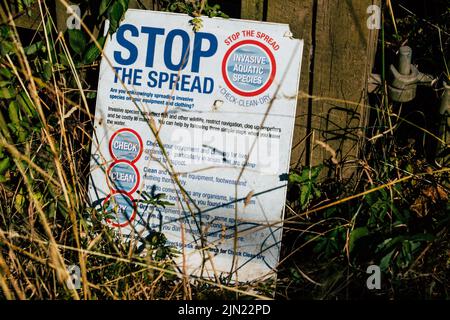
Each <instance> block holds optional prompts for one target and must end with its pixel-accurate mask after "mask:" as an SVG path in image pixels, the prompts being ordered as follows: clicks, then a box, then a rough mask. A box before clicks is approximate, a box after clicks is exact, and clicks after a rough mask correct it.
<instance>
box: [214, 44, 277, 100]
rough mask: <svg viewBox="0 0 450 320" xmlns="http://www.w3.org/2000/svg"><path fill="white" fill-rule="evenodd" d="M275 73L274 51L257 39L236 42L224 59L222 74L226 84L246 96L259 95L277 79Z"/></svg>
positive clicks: (235, 91)
mask: <svg viewBox="0 0 450 320" xmlns="http://www.w3.org/2000/svg"><path fill="white" fill-rule="evenodd" d="M275 74H276V62H275V57H274V56H273V53H272V52H271V51H270V50H269V49H268V48H267V47H266V46H265V45H264V44H262V43H260V42H258V41H255V40H243V41H240V42H237V43H235V44H234V45H233V46H231V47H230V48H229V49H228V51H227V52H226V53H225V56H224V58H223V61H222V76H223V79H224V81H225V83H226V85H227V86H228V88H230V89H231V91H233V92H234V93H236V94H238V95H241V96H244V97H253V96H257V95H259V94H261V93H263V92H264V91H266V90H267V89H268V88H269V87H270V86H271V84H272V82H273V80H274V79H275ZM230 75H231V77H230Z"/></svg>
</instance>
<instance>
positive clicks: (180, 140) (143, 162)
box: [89, 10, 303, 281]
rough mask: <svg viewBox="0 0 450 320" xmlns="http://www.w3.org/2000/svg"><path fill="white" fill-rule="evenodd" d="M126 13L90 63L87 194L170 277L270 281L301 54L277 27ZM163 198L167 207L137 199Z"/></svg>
mask: <svg viewBox="0 0 450 320" xmlns="http://www.w3.org/2000/svg"><path fill="white" fill-rule="evenodd" d="M191 19H192V18H191V17H189V16H187V15H182V14H172V13H163V12H153V11H141V10H128V12H127V13H126V15H125V19H124V20H123V21H122V23H121V24H120V26H119V28H118V29H117V31H116V32H115V33H114V34H113V35H112V37H110V38H108V40H107V43H106V45H105V49H104V56H103V59H102V62H101V66H100V78H99V85H98V94H97V106H96V113H95V135H94V139H93V146H92V160H91V178H90V186H89V197H90V201H91V203H92V205H93V206H95V207H97V208H98V209H99V210H103V211H104V212H105V213H106V214H107V216H108V219H106V221H105V223H107V224H109V225H110V226H111V227H112V228H116V229H117V230H118V231H119V232H120V233H121V234H122V235H124V236H128V237H134V238H145V235H146V234H150V233H152V232H161V233H163V234H164V235H165V236H166V237H167V239H168V242H169V244H170V245H172V246H174V247H176V248H177V249H178V250H179V252H183V253H184V259H183V257H182V256H181V255H180V257H178V258H177V259H178V260H177V263H179V265H180V267H182V268H180V270H183V271H185V272H187V273H189V275H192V276H201V277H207V278H214V277H230V279H233V280H234V281H235V280H238V281H251V280H257V279H263V278H265V277H268V276H270V275H273V274H274V271H276V268H277V264H278V261H279V254H280V246H281V236H282V222H283V215H284V202H285V197H286V189H287V173H288V170H289V157H290V152H291V144H292V135H293V130H294V119H295V110H296V105H297V89H298V83H299V75H300V64H301V56H302V50H303V42H302V41H301V40H296V39H292V37H291V33H290V31H289V27H288V25H284V24H275V23H262V22H253V21H245V20H233V19H221V18H207V17H203V18H202V19H203V27H202V28H201V30H199V31H197V32H194V31H193V29H192V25H191V23H190V21H191ZM158 194H164V195H165V196H166V198H165V200H166V201H168V202H170V204H167V205H165V206H156V207H155V206H154V205H153V204H152V202H151V201H150V202H149V201H146V200H148V199H151V198H152V197H155V196H156V195H158Z"/></svg>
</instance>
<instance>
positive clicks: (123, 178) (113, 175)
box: [106, 160, 141, 194]
mask: <svg viewBox="0 0 450 320" xmlns="http://www.w3.org/2000/svg"><path fill="white" fill-rule="evenodd" d="M106 176H107V179H106V181H107V183H108V186H109V187H110V188H111V189H113V190H115V191H119V192H125V193H128V194H131V193H134V192H135V191H136V190H137V188H138V187H139V183H140V181H141V177H140V175H139V171H138V169H137V168H136V166H135V165H134V164H133V163H131V162H130V161H127V160H118V161H114V162H113V163H112V164H111V165H110V166H109V168H108V170H107V171H106ZM133 177H134V179H133Z"/></svg>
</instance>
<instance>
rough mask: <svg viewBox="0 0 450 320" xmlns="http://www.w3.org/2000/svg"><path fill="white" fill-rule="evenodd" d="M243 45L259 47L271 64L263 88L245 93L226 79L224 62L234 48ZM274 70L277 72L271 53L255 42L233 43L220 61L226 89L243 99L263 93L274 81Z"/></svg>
mask: <svg viewBox="0 0 450 320" xmlns="http://www.w3.org/2000/svg"><path fill="white" fill-rule="evenodd" d="M245 44H253V45H256V46H258V47H260V48H261V49H263V50H264V51H265V52H266V53H267V55H268V56H269V59H270V62H271V63H272V72H271V73H270V76H269V79H268V80H267V82H266V84H265V85H264V86H263V87H261V88H260V89H258V90H256V91H250V92H245V91H241V90H239V89H237V88H236V87H234V86H233V84H232V83H231V82H230V80H229V79H228V75H227V72H226V71H227V70H226V69H227V66H226V62H227V60H228V58H229V57H230V55H231V53H232V52H233V51H234V50H235V49H236V47H238V46H241V45H245ZM276 70H277V65H276V62H275V57H274V56H273V53H272V52H271V51H270V50H269V48H267V47H266V46H265V45H264V44H262V43H261V42H258V41H256V40H242V41H240V42H237V43H235V44H234V45H233V46H231V48H229V49H228V51H227V52H226V53H225V56H224V57H223V60H222V77H223V79H224V80H225V83H226V84H227V86H228V88H230V89H231V91H233V92H234V93H237V94H239V95H241V96H244V97H254V96H257V95H259V94H261V93H263V92H264V91H266V90H267V89H268V88H269V87H270V86H271V85H272V82H273V80H274V79H275V74H276Z"/></svg>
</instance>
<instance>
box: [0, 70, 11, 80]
mask: <svg viewBox="0 0 450 320" xmlns="http://www.w3.org/2000/svg"><path fill="white" fill-rule="evenodd" d="M0 75H2V76H3V77H5V78H6V79H11V78H12V76H13V73H12V72H11V71H10V70H9V69H8V68H0Z"/></svg>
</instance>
